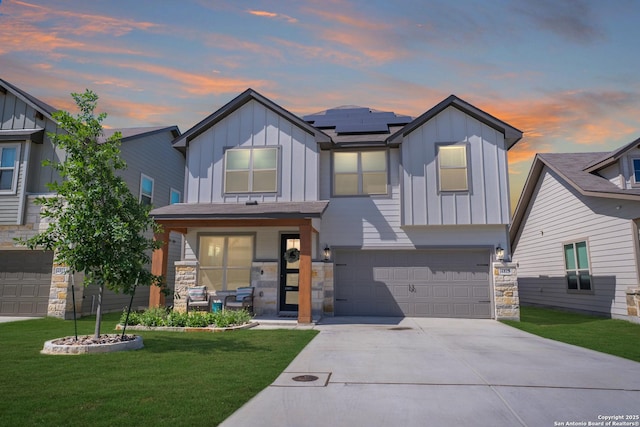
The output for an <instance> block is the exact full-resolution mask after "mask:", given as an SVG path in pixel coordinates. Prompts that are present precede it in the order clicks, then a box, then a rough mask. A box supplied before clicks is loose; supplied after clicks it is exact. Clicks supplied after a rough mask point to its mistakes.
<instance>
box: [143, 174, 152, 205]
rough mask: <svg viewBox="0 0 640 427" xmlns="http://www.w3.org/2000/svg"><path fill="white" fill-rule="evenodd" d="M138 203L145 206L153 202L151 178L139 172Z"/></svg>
mask: <svg viewBox="0 0 640 427" xmlns="http://www.w3.org/2000/svg"><path fill="white" fill-rule="evenodd" d="M140 203H142V204H143V205H145V206H147V205H150V204H152V203H153V178H151V177H148V176H147V175H145V174H140Z"/></svg>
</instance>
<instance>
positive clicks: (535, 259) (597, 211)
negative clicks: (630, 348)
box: [510, 139, 640, 321]
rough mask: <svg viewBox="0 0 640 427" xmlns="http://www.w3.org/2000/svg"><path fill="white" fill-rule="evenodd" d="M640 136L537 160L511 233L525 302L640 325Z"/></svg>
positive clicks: (546, 155)
mask: <svg viewBox="0 0 640 427" xmlns="http://www.w3.org/2000/svg"><path fill="white" fill-rule="evenodd" d="M639 225H640V139H638V140H635V141H633V142H631V143H630V144H628V145H625V146H624V147H621V148H619V149H617V150H615V151H613V152H609V153H554V154H538V155H536V157H535V159H534V161H533V165H532V167H531V171H530V172H529V176H528V178H527V181H526V184H525V187H524V190H523V193H522V196H521V198H520V201H519V203H518V206H517V208H516V211H515V214H514V219H513V225H512V228H511V231H510V234H511V242H512V248H513V253H514V261H515V262H517V263H518V265H519V268H518V282H519V291H520V301H521V302H522V303H523V304H529V305H543V306H552V307H558V308H562V309H568V310H576V311H582V312H588V313H597V314H601V315H606V316H610V317H614V318H622V319H628V320H633V321H638V320H639V318H638V311H637V310H638V299H637V297H638V296H639V295H640V293H639V292H638V284H639V283H640V282H639V279H640V270H639V267H638V262H639V259H640V255H639V254H640V251H639V247H638V227H639Z"/></svg>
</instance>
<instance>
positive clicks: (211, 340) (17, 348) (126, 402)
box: [0, 313, 317, 426]
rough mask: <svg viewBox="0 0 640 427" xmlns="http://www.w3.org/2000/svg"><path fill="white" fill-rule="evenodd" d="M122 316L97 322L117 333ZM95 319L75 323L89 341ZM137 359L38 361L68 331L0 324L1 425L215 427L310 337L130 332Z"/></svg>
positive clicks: (58, 324) (56, 325)
mask: <svg viewBox="0 0 640 427" xmlns="http://www.w3.org/2000/svg"><path fill="white" fill-rule="evenodd" d="M119 318H120V314H118V313H114V314H108V315H105V316H104V317H103V324H102V333H116V332H115V331H114V328H115V325H116V324H117V323H118V320H119ZM94 323H95V317H87V318H83V319H80V320H79V321H78V334H82V335H87V334H92V331H93V327H94ZM127 333H131V334H138V335H141V336H142V337H143V339H144V349H142V350H137V351H127V352H118V353H108V354H93V355H77V356H60V355H58V356H52V355H41V354H40V350H41V349H42V346H43V344H44V342H45V341H47V340H49V339H53V338H60V337H63V336H69V335H73V321H63V320H59V319H52V318H46V319H34V320H27V321H20V322H11V323H3V324H0V378H2V381H0V396H2V399H1V400H0V414H1V415H0V425H6V426H86V425H91V426H115V425H131V426H147V425H148V426H161V425H171V426H181V425H184V426H192V425H217V424H219V423H220V422H222V421H223V420H224V419H225V418H227V417H228V416H229V415H231V414H232V413H233V412H234V411H235V410H236V409H238V408H239V407H240V406H242V405H243V404H244V403H245V402H247V401H248V400H249V399H250V398H252V397H253V396H255V395H256V394H257V393H258V392H259V391H260V390H262V389H264V388H265V387H267V386H268V385H269V384H271V383H272V382H273V381H274V380H275V379H276V378H277V376H278V375H279V374H280V373H281V372H282V371H283V370H284V369H285V368H286V367H287V365H288V364H289V363H290V362H291V361H292V360H293V359H294V358H295V356H296V355H297V354H298V353H299V352H300V351H301V350H302V349H303V348H304V347H305V346H306V345H307V344H308V343H309V342H310V341H311V339H313V337H314V336H315V335H316V334H317V331H314V330H302V331H301V330H287V329H283V330H239V331H232V332H223V333H205V332H198V333H179V332H150V331H149V332H148V331H127Z"/></svg>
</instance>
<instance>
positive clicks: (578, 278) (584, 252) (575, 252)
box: [564, 241, 591, 291]
mask: <svg viewBox="0 0 640 427" xmlns="http://www.w3.org/2000/svg"><path fill="white" fill-rule="evenodd" d="M564 266H565V270H566V275H567V289H569V290H574V291H590V290H591V270H590V269H589V251H588V249H587V242H586V241H580V242H572V243H566V244H565V245H564Z"/></svg>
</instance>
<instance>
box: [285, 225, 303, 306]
mask: <svg viewBox="0 0 640 427" xmlns="http://www.w3.org/2000/svg"><path fill="white" fill-rule="evenodd" d="M299 276H300V235H299V234H283V235H282V236H281V237H280V311H293V312H297V311H298V278H299Z"/></svg>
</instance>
